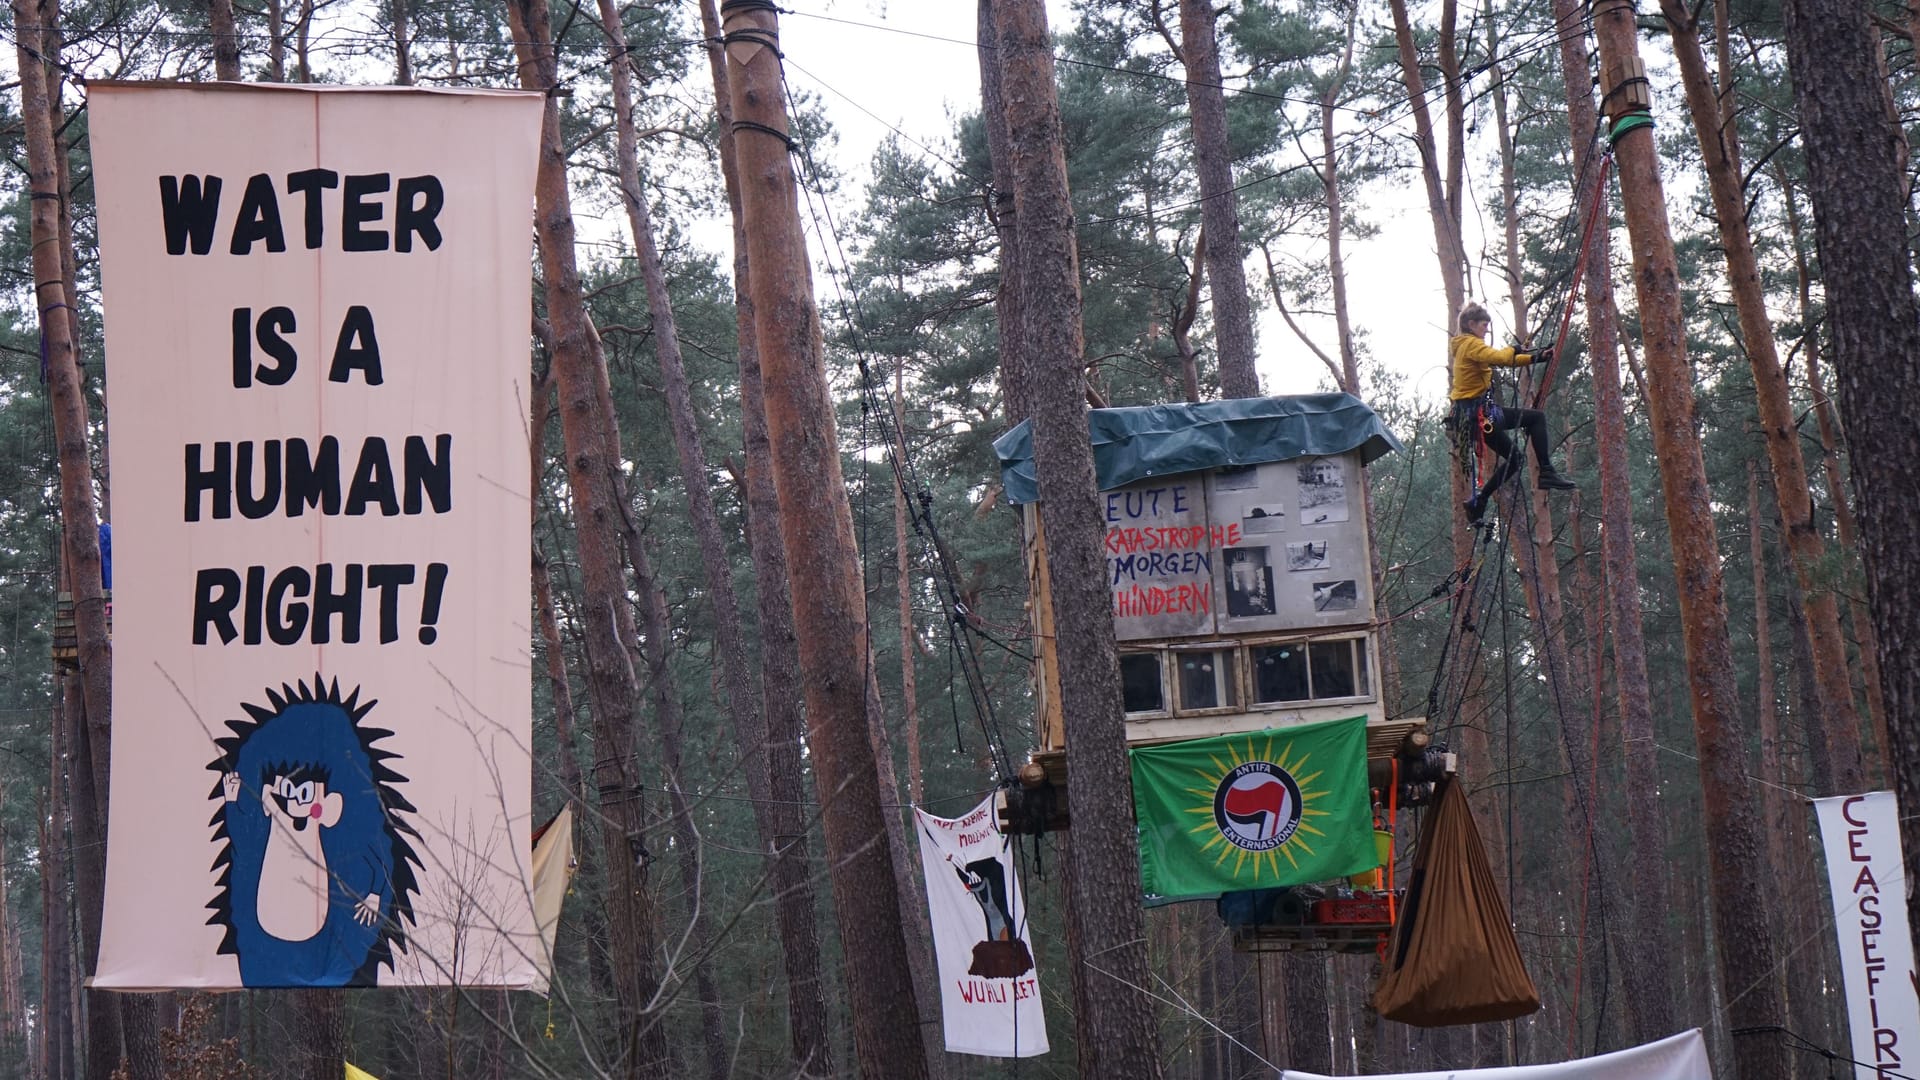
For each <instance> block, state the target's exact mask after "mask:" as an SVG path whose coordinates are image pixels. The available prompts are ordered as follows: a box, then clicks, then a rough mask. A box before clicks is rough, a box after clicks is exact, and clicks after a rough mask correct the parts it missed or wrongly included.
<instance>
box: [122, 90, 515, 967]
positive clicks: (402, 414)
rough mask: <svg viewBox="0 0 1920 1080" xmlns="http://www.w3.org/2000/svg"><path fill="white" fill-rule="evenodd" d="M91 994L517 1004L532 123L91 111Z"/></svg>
mask: <svg viewBox="0 0 1920 1080" xmlns="http://www.w3.org/2000/svg"><path fill="white" fill-rule="evenodd" d="M88 102H89V108H88V117H89V123H90V128H91V141H92V145H93V182H94V186H95V188H96V190H97V192H98V198H99V215H100V262H101V275H102V281H103V285H104V300H103V304H104V307H105V317H106V346H107V370H108V378H107V392H108V398H109V400H110V401H111V403H112V409H113V411H112V423H111V433H110V438H111V450H112V460H113V502H112V511H113V515H112V516H113V528H114V533H115V535H114V541H115V543H114V548H115V552H114V561H115V568H114V579H115V580H114V585H115V590H114V593H115V595H114V601H115V603H114V609H115V610H114V616H115V625H114V665H113V677H114V691H115V693H114V703H115V708H114V714H113V776H112V784H111V809H110V815H109V822H108V841H107V880H106V887H107V898H106V920H105V926H104V928H103V930H102V938H101V951H100V963H99V970H98V973H97V974H96V976H95V979H94V985H96V986H104V987H113V988H124V989H140V988H157V987H234V986H340V985H372V984H375V983H382V984H388V983H402V984H447V983H456V982H457V983H460V984H464V985H497V986H525V985H527V984H528V983H529V982H530V981H531V980H532V979H533V977H534V974H535V970H536V963H535V961H536V958H537V956H538V953H539V948H540V946H539V943H538V942H539V938H538V934H537V932H536V929H535V925H534V917H533V906H532V900H531V886H530V863H531V852H530V850H529V843H528V830H529V825H530V823H529V820H528V818H529V801H530V790H529V789H530V784H531V769H530V758H529V735H530V728H531V725H530V721H529V717H530V712H531V699H530V694H531V680H530V677H529V668H530V657H529V651H528V638H529V631H528V623H529V620H528V616H527V612H528V593H529V589H528V571H529V557H530V553H529V550H528V545H529V527H528V521H529V517H528V488H529V483H530V481H529V477H528V469H527V446H526V434H525V433H526V421H525V417H526V415H527V408H528V405H529V394H528V340H529V326H530V319H531V311H530V306H531V300H530V296H529V291H530V290H529V284H530V282H529V277H530V273H531V262H530V260H531V236H532V212H533V180H534V170H535V167H536V164H537V149H538V139H539V129H540V117H541V99H540V97H539V96H538V95H537V94H521V93H506V92H486V91H475V92H435V91H417V90H390V89H351V88H327V89H321V88H294V87H244V88H243V87H234V86H219V87H212V86H200V87H194V86H163V85H139V84H100V83H94V84H91V85H90V86H89V93H88Z"/></svg>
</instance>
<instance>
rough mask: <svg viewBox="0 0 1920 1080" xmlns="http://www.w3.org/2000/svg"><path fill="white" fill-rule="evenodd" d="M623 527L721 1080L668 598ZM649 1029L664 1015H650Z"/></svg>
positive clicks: (726, 1060)
mask: <svg viewBox="0 0 1920 1080" xmlns="http://www.w3.org/2000/svg"><path fill="white" fill-rule="evenodd" d="M625 522H626V524H625V527H624V529H623V533H624V537H625V545H624V546H625V547H626V550H627V560H628V565H629V566H631V567H632V568H633V589H634V592H635V593H636V594H637V595H638V596H639V597H640V640H639V647H638V649H637V652H638V653H639V656H640V660H641V663H643V664H645V665H646V669H647V678H646V692H647V695H648V696H649V697H650V698H652V699H653V719H654V735H655V737H656V738H657V739H658V740H659V748H660V769H661V772H662V773H663V774H664V775H665V778H666V787H667V809H668V810H669V812H670V813H671V814H672V821H673V825H672V828H673V837H674V844H673V860H674V866H675V868H676V869H677V870H678V871H679V874H680V888H681V891H682V895H683V896H684V897H685V899H686V905H687V925H686V928H685V929H684V930H682V931H681V933H680V938H681V939H682V941H683V942H684V946H683V950H682V951H683V952H684V954H685V955H686V956H687V957H688V958H689V959H688V962H687V963H688V966H689V967H691V968H692V969H693V992H694V997H695V999H696V1001H695V1003H694V1007H695V1008H696V1009H698V1010H699V1012H700V1042H701V1048H702V1050H703V1051H704V1052H705V1054H706V1061H707V1076H708V1078H709V1080H726V1076H727V1075H728V1073H729V1072H730V1071H731V1069H732V1064H733V1062H732V1054H731V1053H730V1051H729V1047H728V1045H727V1035H726V1032H725V1030H724V1029H723V1027H722V1024H723V1022H724V1017H723V1016H722V1015H721V1011H720V995H719V993H718V991H717V990H716V989H715V988H714V982H713V964H712V958H711V953H712V949H713V938H712V934H711V932H710V931H709V930H708V929H707V927H708V924H709V923H710V922H712V921H714V920H710V919H708V918H707V914H706V905H705V897H706V892H705V888H704V886H705V884H706V879H705V875H704V874H703V873H702V872H701V866H700V835H699V833H698V831H697V830H695V828H694V824H693V815H692V813H691V812H690V811H689V810H688V808H687V796H686V792H685V790H684V788H683V787H682V785H681V777H682V776H683V775H684V773H683V771H682V769H681V760H682V759H681V754H680V750H681V746H682V743H681V736H682V735H683V734H684V732H685V728H686V725H685V717H684V714H683V713H682V711H681V709H680V681H679V680H678V679H677V678H675V677H674V673H673V667H672V660H673V658H672V656H671V655H670V654H669V652H668V643H669V642H671V641H672V640H673V625H672V621H671V619H670V617H669V616H668V614H667V597H666V594H665V592H663V591H662V590H661V588H660V585H659V579H658V578H657V577H656V576H655V574H654V572H653V561H652V559H651V558H649V557H648V555H647V548H646V544H645V541H644V540H643V539H642V537H641V535H640V529H639V528H638V527H637V526H636V525H635V523H634V520H633V518H632V517H628V518H626V519H625ZM650 1022H651V1023H654V1024H661V1023H663V1022H664V1017H654V1018H652V1020H651V1021H650Z"/></svg>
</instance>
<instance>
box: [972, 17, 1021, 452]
mask: <svg viewBox="0 0 1920 1080" xmlns="http://www.w3.org/2000/svg"><path fill="white" fill-rule="evenodd" d="M999 2H1002V0H979V15H978V17H977V19H976V33H975V35H974V37H975V40H976V41H978V42H979V43H980V44H979V48H978V49H977V50H976V51H977V52H978V54H979V57H980V118H981V124H982V126H984V127H985V128H986V129H987V157H988V158H989V159H991V161H992V163H993V188H992V190H991V191H989V192H988V193H987V198H988V213H989V216H990V217H991V218H992V219H993V231H994V235H995V236H996V237H997V238H998V240H999V242H1000V266H999V270H1000V281H999V285H998V287H997V288H996V289H995V290H994V304H993V307H994V312H995V314H996V317H997V320H998V323H999V336H1000V396H1001V397H1002V398H1004V399H1005V401H1006V423H1007V426H1008V427H1012V426H1014V425H1015V424H1018V423H1019V422H1020V421H1022V420H1025V419H1026V418H1027V415H1028V414H1029V413H1030V412H1031V411H1032V407H1031V406H1030V405H1029V404H1028V398H1029V397H1030V393H1031V392H1030V390H1029V388H1028V383H1029V381H1030V378H1031V376H1030V374H1029V373H1030V372H1031V370H1032V368H1033V360H1032V359H1031V358H1030V357H1028V356H1026V355H1025V354H1023V353H1022V352H1021V351H1020V349H1021V342H1020V334H1019V332H1018V328H1019V326H1020V318H1021V314H1020V312H1021V304H1022V303H1023V299H1022V297H1023V292H1022V290H1021V287H1020V234H1019V230H1018V229H1016V228H1014V211H1015V207H1014V201H1013V150H1012V148H1011V147H1010V146H1009V144H1008V142H1007V109H1006V104H1005V102H1004V100H1003V95H1002V93H1001V90H1000V50H999V47H998V46H997V45H995V44H994V43H995V42H996V41H998V40H999V31H998V30H997V29H996V24H995V19H994V8H995V5H996V4H997V3H999Z"/></svg>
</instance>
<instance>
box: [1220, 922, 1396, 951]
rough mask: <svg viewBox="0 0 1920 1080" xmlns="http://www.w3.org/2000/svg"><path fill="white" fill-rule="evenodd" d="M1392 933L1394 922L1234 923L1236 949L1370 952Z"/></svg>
mask: <svg viewBox="0 0 1920 1080" xmlns="http://www.w3.org/2000/svg"><path fill="white" fill-rule="evenodd" d="M1392 933H1393V924H1392V923H1358V924H1353V923H1347V924H1318V923H1305V924H1302V925H1299V926H1291V925H1289V926H1236V927H1233V948H1234V951H1235V952H1249V953H1281V952H1337V953H1355V954H1360V953H1370V952H1373V951H1375V950H1376V949H1378V948H1379V947H1380V943H1381V942H1382V941H1385V940H1387V937H1388V935H1390V934H1392Z"/></svg>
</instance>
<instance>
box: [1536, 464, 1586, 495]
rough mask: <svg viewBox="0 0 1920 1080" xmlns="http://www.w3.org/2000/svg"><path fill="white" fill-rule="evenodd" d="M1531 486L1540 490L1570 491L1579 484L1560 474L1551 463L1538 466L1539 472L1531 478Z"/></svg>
mask: <svg viewBox="0 0 1920 1080" xmlns="http://www.w3.org/2000/svg"><path fill="white" fill-rule="evenodd" d="M1533 486H1534V487H1535V488H1537V489H1539V490H1541V491H1572V490H1573V489H1574V488H1577V487H1579V486H1580V485H1578V484H1576V483H1574V482H1573V481H1571V480H1569V479H1567V478H1566V477H1564V476H1561V475H1560V470H1558V469H1556V468H1554V467H1553V466H1552V465H1542V466H1540V473H1539V475H1538V476H1535V477H1534V478H1533Z"/></svg>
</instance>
